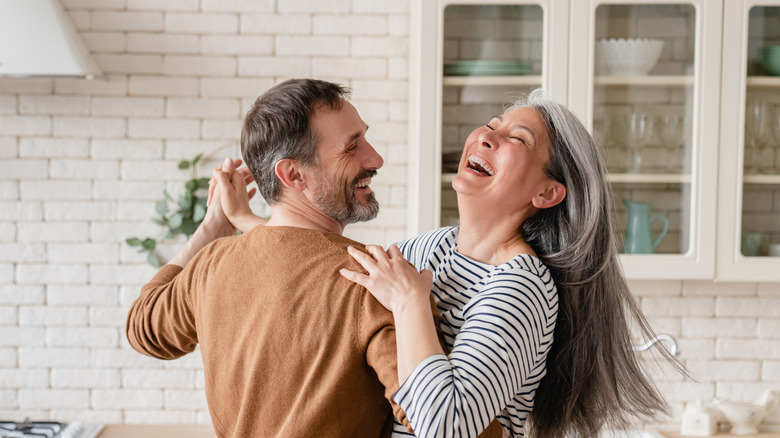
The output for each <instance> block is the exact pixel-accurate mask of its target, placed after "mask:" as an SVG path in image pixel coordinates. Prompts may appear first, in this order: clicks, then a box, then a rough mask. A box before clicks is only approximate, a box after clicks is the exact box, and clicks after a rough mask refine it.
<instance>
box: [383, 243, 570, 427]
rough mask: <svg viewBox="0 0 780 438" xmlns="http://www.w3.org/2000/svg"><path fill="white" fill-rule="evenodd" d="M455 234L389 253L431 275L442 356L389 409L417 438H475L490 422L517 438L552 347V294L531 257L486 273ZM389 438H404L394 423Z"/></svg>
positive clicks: (416, 374)
mask: <svg viewBox="0 0 780 438" xmlns="http://www.w3.org/2000/svg"><path fill="white" fill-rule="evenodd" d="M457 234H458V228H457V227H450V228H441V229H438V230H434V231H431V232H428V233H426V234H423V235H420V236H417V237H414V238H412V239H409V240H407V241H405V242H403V243H401V244H399V245H398V246H399V248H400V249H401V252H402V253H403V255H404V257H405V258H406V259H407V260H409V261H410V262H411V263H412V264H413V265H414V266H415V267H417V269H429V270H431V271H433V273H434V280H433V295H434V298H435V300H436V304H437V306H438V310H439V312H440V314H441V328H442V330H443V332H444V335H445V342H446V344H447V345H446V347H447V348H446V349H445V350H449V351H450V354H449V355H448V356H445V355H442V354H437V355H433V356H430V357H428V358H427V359H425V360H424V361H423V362H421V363H420V364H419V365H417V367H416V368H415V369H414V370H413V371H412V374H411V375H410V376H409V378H408V379H407V380H406V381H405V382H403V384H402V385H401V387H400V389H399V390H398V392H396V394H395V396H394V400H395V401H396V402H397V403H398V404H399V405H400V406H401V407H402V408H403V409H404V411H405V412H406V415H407V417H408V418H409V420H410V422H411V425H412V428H413V429H414V430H415V433H416V435H417V436H418V437H476V436H477V435H478V434H479V433H480V432H481V431H482V430H484V429H485V427H487V425H488V424H489V423H490V421H491V420H492V419H494V418H496V417H498V419H499V421H500V422H501V425H502V426H503V428H504V431H505V432H507V433H508V434H509V436H511V437H519V436H524V424H525V420H526V418H527V417H528V413H529V412H530V411H531V408H532V407H533V402H534V395H535V393H536V388H537V387H538V386H539V381H540V380H541V378H542V377H543V376H544V374H545V370H546V368H545V361H546V358H547V353H548V351H549V349H550V346H551V345H552V340H553V329H554V327H555V319H556V316H557V311H558V294H557V291H556V288H555V284H554V283H553V280H552V278H551V275H550V272H549V271H548V269H547V267H546V266H544V265H543V264H542V262H541V261H540V260H539V259H537V258H536V257H533V256H529V255H518V256H516V257H514V258H513V259H512V260H510V261H508V262H506V263H504V264H502V265H500V266H493V265H488V264H485V263H480V262H477V261H474V260H472V259H470V258H468V257H466V256H463V255H462V254H459V253H458V252H457V251H456V247H457ZM393 436H397V437H398V436H410V435H409V434H408V433H407V432H406V428H405V427H403V426H402V425H401V424H400V423H398V422H396V425H395V428H394V433H393Z"/></svg>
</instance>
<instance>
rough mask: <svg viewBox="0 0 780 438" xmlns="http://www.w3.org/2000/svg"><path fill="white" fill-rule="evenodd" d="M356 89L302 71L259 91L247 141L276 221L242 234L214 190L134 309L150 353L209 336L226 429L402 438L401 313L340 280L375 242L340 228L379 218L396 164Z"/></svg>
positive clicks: (210, 377) (204, 341)
mask: <svg viewBox="0 0 780 438" xmlns="http://www.w3.org/2000/svg"><path fill="white" fill-rule="evenodd" d="M347 96H348V90H347V89H345V88H343V87H340V86H339V85H336V84H332V83H328V82H324V81H318V80H310V79H302V80H290V81H286V82H283V83H281V84H279V85H277V86H275V87H273V88H271V89H270V90H268V91H267V92H266V93H265V94H263V95H262V96H261V97H260V98H258V100H257V101H256V102H255V104H254V105H253V107H252V109H251V110H250V111H249V113H248V114H247V116H246V119H245V121H244V127H243V130H242V135H241V147H242V154H243V156H244V158H245V160H246V162H247V166H248V167H249V169H250V170H251V172H252V174H253V176H254V178H255V180H256V181H257V182H258V186H259V188H260V192H261V193H262V195H263V197H264V198H265V199H266V201H267V202H268V204H269V205H270V206H271V208H272V215H271V218H270V220H268V222H267V224H266V225H267V226H261V227H255V228H254V229H252V231H250V232H248V233H245V234H242V235H240V236H233V234H235V228H234V227H233V224H231V223H230V222H229V221H228V220H227V218H226V217H225V215H224V213H223V212H222V209H221V208H219V207H220V199H219V196H220V195H219V191H218V190H217V191H215V193H214V199H213V200H212V202H211V206H210V207H209V210H208V212H207V214H206V217H205V218H204V220H203V223H202V224H201V225H200V227H199V228H198V230H197V231H196V232H195V234H193V236H192V237H191V238H190V240H189V241H188V242H187V244H186V245H185V246H184V248H182V250H181V251H180V252H179V253H178V254H177V255H176V256H175V257H174V258H173V259H172V260H171V262H170V263H169V264H168V265H166V266H164V267H163V268H162V269H160V271H159V272H158V273H157V275H155V277H154V278H153V279H152V280H151V282H149V283H148V284H147V285H146V286H144V287H143V288H142V290H141V295H140V297H139V298H138V299H137V300H136V301H135V303H133V306H132V308H131V310H130V313H129V315H128V319H127V338H128V340H129V341H130V344H131V345H132V346H133V348H135V349H136V350H137V351H139V352H141V353H144V354H147V355H149V356H152V357H157V358H160V359H174V358H177V357H180V356H182V355H184V354H187V353H189V352H192V351H193V350H194V349H195V346H196V345H197V344H200V346H201V353H202V355H203V363H204V373H205V378H206V396H207V400H208V404H209V410H210V413H211V417H212V420H213V424H214V429H215V431H216V432H217V435H218V436H219V437H249V436H279V437H303V436H317V437H348V436H360V437H363V436H366V437H368V436H387V435H389V434H390V429H391V426H392V412H391V404H390V403H388V400H391V397H392V395H393V393H394V392H395V391H396V389H397V387H398V382H397V379H398V377H397V371H396V365H395V362H396V350H395V333H394V329H393V325H392V315H391V314H390V313H389V312H387V311H386V310H385V309H384V308H383V307H382V306H381V305H380V304H379V303H378V302H377V301H376V300H374V299H373V297H371V295H370V294H369V293H368V292H367V291H366V290H365V289H364V288H362V287H360V286H357V285H356V284H354V283H352V282H350V281H347V280H346V279H344V278H343V277H341V275H340V274H339V269H340V268H347V269H352V270H355V269H359V265H357V263H356V262H354V261H353V260H352V259H351V257H350V256H349V255H348V254H347V251H346V248H347V247H348V246H356V247H360V248H362V245H360V244H359V243H357V242H354V241H351V240H349V239H346V238H344V237H343V236H341V233H342V231H343V229H344V227H345V226H346V225H347V224H349V223H352V222H357V221H365V220H370V219H372V218H374V217H375V216H376V214H377V212H378V208H379V206H378V203H377V202H376V199H375V198H374V195H373V193H372V191H371V189H370V187H369V184H370V182H371V177H372V176H374V175H375V174H376V170H377V169H379V168H380V167H381V166H382V164H383V161H382V158H381V157H380V156H379V154H377V152H376V151H375V150H374V149H373V147H372V146H371V145H370V144H369V143H368V141H366V138H365V133H366V130H367V129H368V127H367V125H366V124H365V122H363V120H362V119H361V118H360V115H359V114H358V112H357V110H355V108H354V107H353V106H352V105H351V104H350V103H349V102H347V101H346V97H347ZM238 164H240V162H236V163H233V162H232V161H231V160H227V161H226V163H225V170H227V172H225V175H232V177H233V178H243V176H241V174H240V173H239V172H233V171H232V168H233V167H235V166H236V165H238ZM225 175H220V176H219V177H220V178H226V176H225ZM220 183H224V182H222V181H221V182H220ZM227 236H232V237H227ZM220 237H227V238H222V239H218V238H220ZM216 239H218V240H216ZM393 409H394V410H396V415H398V416H402V413H401V412H400V410H398V407H397V406H396V405H393Z"/></svg>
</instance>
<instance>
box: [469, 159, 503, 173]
mask: <svg viewBox="0 0 780 438" xmlns="http://www.w3.org/2000/svg"><path fill="white" fill-rule="evenodd" d="M466 168H468V169H470V170H471V171H473V172H474V173H476V174H477V175H482V176H493V175H495V174H496V171H495V169H493V167H491V166H490V164H489V163H488V162H487V161H485V160H483V159H482V158H480V157H478V156H476V155H469V159H468V162H467V163H466Z"/></svg>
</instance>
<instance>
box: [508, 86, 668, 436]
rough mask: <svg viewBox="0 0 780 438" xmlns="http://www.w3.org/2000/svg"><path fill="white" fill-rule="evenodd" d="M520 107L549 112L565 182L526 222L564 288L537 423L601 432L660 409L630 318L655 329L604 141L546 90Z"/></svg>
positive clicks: (533, 423)
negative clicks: (621, 242) (621, 243)
mask: <svg viewBox="0 0 780 438" xmlns="http://www.w3.org/2000/svg"><path fill="white" fill-rule="evenodd" d="M519 107H533V108H535V109H536V110H538V111H539V112H540V113H541V114H542V117H543V119H544V122H545V124H546V126H547V130H548V131H549V134H550V139H551V143H552V147H551V149H550V163H549V165H548V167H547V169H545V170H546V173H547V175H548V176H549V177H551V178H553V179H555V180H556V181H558V182H560V183H562V184H563V185H564V186H565V187H566V189H567V194H566V198H565V199H564V200H563V202H561V203H560V204H558V205H557V206H555V207H552V208H549V209H544V210H540V211H539V212H538V213H537V214H536V215H535V216H533V217H531V218H529V219H528V220H526V222H525V223H523V225H522V226H521V232H522V235H523V237H524V238H525V240H526V242H528V243H529V244H530V245H531V246H532V247H533V248H534V250H535V251H536V253H537V254H538V255H539V257H540V259H541V260H542V261H543V262H544V263H545V264H546V265H547V266H548V267H549V268H550V270H551V271H552V273H553V277H554V279H555V283H556V286H557V288H558V295H559V307H558V319H557V322H556V326H555V333H554V341H553V346H552V348H551V350H550V353H549V355H548V357H547V375H546V376H545V377H544V379H543V380H542V382H541V383H540V385H539V388H538V390H537V393H536V399H535V402H534V408H533V411H532V412H531V416H530V421H529V423H530V424H529V426H530V431H531V432H532V434H533V436H534V437H541V438H547V437H553V438H558V437H561V438H562V437H564V436H566V437H572V436H577V437H580V436H581V437H594V436H597V435H598V432H599V430H600V429H601V428H602V426H604V425H609V426H610V427H613V428H625V427H627V426H629V425H630V423H631V422H632V421H636V419H637V418H639V419H651V418H654V417H655V416H656V415H657V413H658V412H659V411H663V410H665V409H666V403H665V401H664V399H663V397H662V396H661V395H660V394H659V392H658V390H657V389H656V388H655V385H654V384H653V383H652V381H651V380H650V378H649V377H648V376H647V375H646V373H645V371H644V370H643V368H642V366H641V365H640V363H639V362H638V360H637V357H636V354H635V353H634V352H633V351H632V347H631V346H632V343H631V333H630V330H631V329H630V327H629V324H630V323H631V322H634V323H635V324H636V327H638V328H639V329H640V330H641V332H642V334H643V335H644V336H647V337H648V338H649V337H651V335H652V329H651V328H650V327H649V324H648V323H647V320H646V319H645V318H644V316H643V314H642V312H641V310H640V309H639V307H638V305H637V303H636V302H635V300H634V298H633V297H632V295H631V292H630V291H629V288H628V285H627V283H626V280H625V277H624V276H623V273H622V270H621V267H620V264H619V263H620V262H619V259H618V251H617V244H616V242H615V239H614V234H613V230H612V225H611V221H610V201H611V193H610V190H609V185H608V184H607V179H606V169H605V165H604V161H603V159H602V157H601V154H600V152H599V148H598V146H597V145H596V143H595V141H594V140H593V137H592V136H591V135H590V134H589V133H588V131H587V130H586V129H585V127H584V126H583V125H582V123H580V121H579V120H578V119H577V117H576V116H575V115H574V114H572V113H571V111H569V110H568V109H567V108H565V107H563V106H562V105H560V104H558V103H557V102H555V101H554V100H552V99H551V98H549V97H548V96H547V95H546V93H545V92H544V91H542V90H541V89H537V90H534V91H533V92H531V93H530V94H529V95H528V97H527V98H526V99H525V100H521V101H518V102H516V103H515V104H514V105H513V106H512V107H510V108H509V109H508V110H507V111H511V110H512V109H515V108H519Z"/></svg>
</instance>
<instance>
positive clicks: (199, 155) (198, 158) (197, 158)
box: [192, 154, 203, 166]
mask: <svg viewBox="0 0 780 438" xmlns="http://www.w3.org/2000/svg"><path fill="white" fill-rule="evenodd" d="M202 157H203V154H198V155H195V158H193V159H192V165H193V166H194V165H196V164H198V161H200V159H201V158H202Z"/></svg>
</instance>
